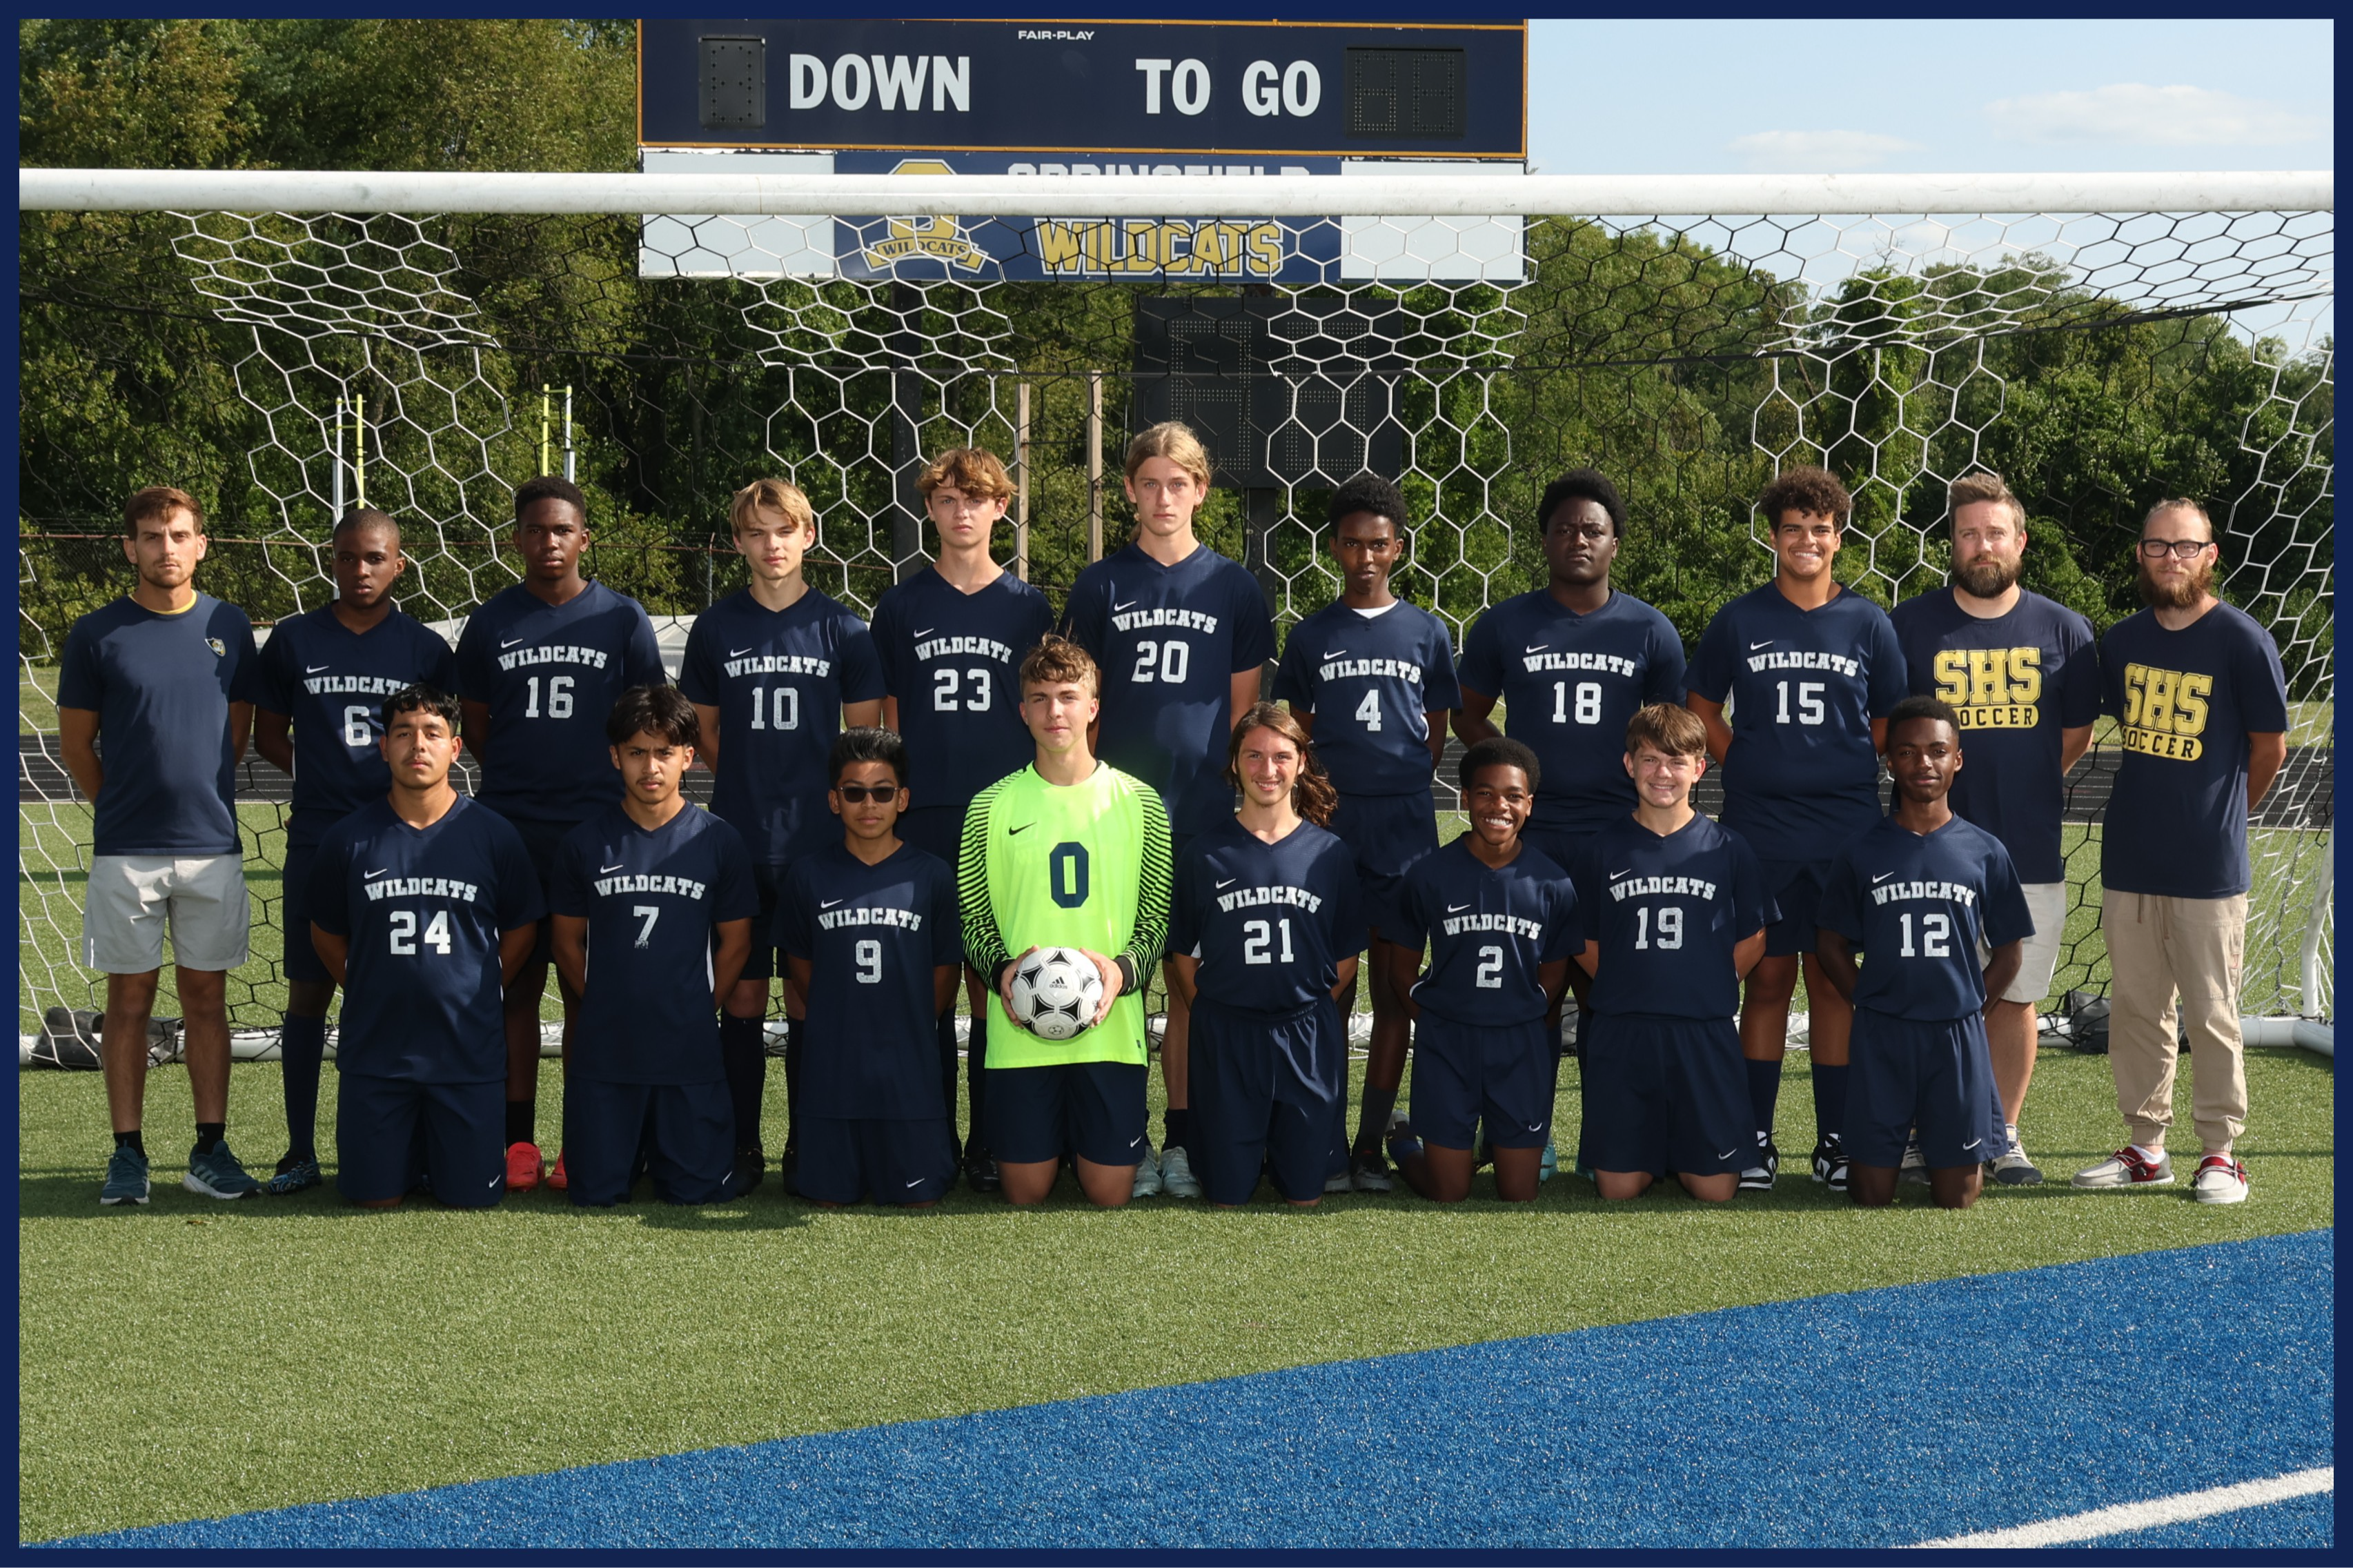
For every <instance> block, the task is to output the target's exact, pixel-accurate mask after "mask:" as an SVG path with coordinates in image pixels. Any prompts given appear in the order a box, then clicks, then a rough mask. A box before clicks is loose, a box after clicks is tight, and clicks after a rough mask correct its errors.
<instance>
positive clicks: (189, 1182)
mask: <svg viewBox="0 0 2353 1568" xmlns="http://www.w3.org/2000/svg"><path fill="white" fill-rule="evenodd" d="M180 1185H182V1186H184V1187H185V1188H187V1189H188V1191H190V1192H192V1193H201V1194H204V1195H205V1196H206V1197H208V1198H258V1197H259V1196H260V1195H261V1184H260V1183H259V1182H257V1181H255V1180H254V1179H253V1178H252V1177H251V1176H248V1175H247V1174H246V1173H245V1167H244V1166H243V1165H241V1164H239V1163H237V1156H236V1155H235V1154H232V1153H230V1152H229V1150H228V1140H227V1139H226V1138H224V1139H222V1140H221V1141H220V1142H217V1143H216V1144H214V1145H213V1146H212V1152H210V1153H206V1154H199V1153H197V1152H195V1150H193V1149H192V1150H190V1151H189V1152H188V1173H187V1174H186V1175H185V1176H182V1177H181V1178H180Z"/></svg>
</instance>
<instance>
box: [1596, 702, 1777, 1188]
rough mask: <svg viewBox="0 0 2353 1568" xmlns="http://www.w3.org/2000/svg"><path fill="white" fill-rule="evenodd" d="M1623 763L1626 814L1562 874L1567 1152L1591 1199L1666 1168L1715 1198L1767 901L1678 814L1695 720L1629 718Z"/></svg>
mask: <svg viewBox="0 0 2353 1568" xmlns="http://www.w3.org/2000/svg"><path fill="white" fill-rule="evenodd" d="M1625 767H1626V772H1627V774H1628V776H1630V778H1632V780H1633V781H1634V810H1633V813H1632V815H1631V816H1628V817H1627V818H1626V819H1625V820H1623V821H1621V822H1616V823H1612V824H1610V825H1609V826H1607V827H1605V828H1603V829H1602V830H1601V831H1600V832H1599V833H1597V834H1595V835H1594V836H1593V837H1591V838H1590V839H1588V841H1587V842H1586V846H1585V849H1584V852H1583V853H1582V854H1581V855H1580V856H1579V857H1578V860H1577V868H1576V880H1577V909H1578V910H1581V911H1582V912H1583V923H1584V927H1585V950H1584V952H1583V953H1582V954H1580V955H1579V957H1578V959H1577V963H1578V964H1579V965H1580V966H1581V967H1582V968H1583V969H1584V970H1585V972H1586V973H1588V974H1589V975H1591V976H1592V977H1593V983H1592V984H1591V986H1590V987H1589V996H1590V1001H1591V1005H1592V1009H1593V1031H1592V1037H1591V1038H1590V1039H1589V1040H1586V1041H1582V1042H1580V1044H1581V1045H1582V1046H1583V1052H1582V1055H1583V1058H1584V1063H1585V1080H1584V1089H1585V1093H1584V1101H1585V1105H1584V1123H1585V1124H1584V1128H1583V1131H1582V1135H1581V1138H1580V1140H1579V1142H1580V1145H1581V1149H1582V1158H1583V1159H1584V1161H1585V1162H1586V1163H1588V1164H1589V1165H1590V1166H1591V1167H1592V1169H1593V1181H1594V1184H1595V1185H1596V1186H1597V1187H1599V1189H1600V1192H1601V1195H1602V1196H1603V1197H1605V1198H1634V1197H1640V1196H1641V1195H1642V1194H1643V1193H1644V1192H1646V1191H1647V1190H1649V1188H1650V1185H1651V1183H1652V1182H1654V1181H1656V1180H1658V1179H1659V1178H1660V1177H1661V1176H1662V1175H1663V1174H1665V1173H1667V1172H1668V1171H1671V1170H1672V1171H1673V1172H1674V1173H1675V1177H1676V1179H1677V1180H1678V1181H1680V1182H1681V1183H1682V1184H1683V1190H1684V1191H1685V1192H1688V1193H1689V1194H1691V1195H1692V1196H1694V1197H1695V1198H1704V1199H1705V1200H1706V1201H1708V1202H1710V1203H1719V1204H1720V1203H1729V1202H1731V1201H1732V1195H1733V1194H1734V1192H1735V1191H1736V1190H1737V1188H1738V1185H1739V1181H1740V1170H1741V1167H1742V1166H1743V1165H1745V1164H1746V1163H1747V1161H1748V1159H1749V1149H1750V1142H1749V1136H1750V1132H1751V1131H1752V1130H1751V1129H1750V1127H1749V1125H1748V1085H1747V1077H1746V1073H1745V1072H1744V1071H1743V1070H1742V1068H1741V1057H1740V1033H1739V1031H1738V1030H1737V1029H1736V1028H1734V1027H1733V1024H1732V1015H1733V1013H1734V1012H1735V1010H1736V1009H1737V1008H1738V1006H1739V1005H1740V982H1741V981H1742V980H1743V979H1744V978H1746V975H1747V973H1748V972H1749V971H1750V970H1751V969H1753V968H1755V967H1756V965H1757V960H1758V959H1759V958H1761V957H1763V956H1764V953H1765V925H1766V922H1767V920H1768V919H1770V918H1771V916H1772V914H1773V906H1772V904H1771V902H1770V901H1769V900H1767V898H1766V896H1765V882H1764V873H1763V872H1762V871H1760V870H1759V869H1758V868H1757V856H1756V854H1755V852H1754V851H1752V850H1751V849H1750V848H1749V847H1748V846H1747V844H1746V841H1744V840H1743V839H1742V838H1741V837H1740V836H1739V835H1738V834H1736V833H1733V832H1730V831H1728V830H1726V829H1725V828H1723V827H1720V826H1717V825H1716V824H1715V823H1713V822H1710V821H1709V820H1708V819H1707V818H1706V817H1704V816H1700V815H1699V814H1698V813H1697V812H1695V811H1694V810H1693V809H1692V805H1691V792H1692V785H1694V784H1697V783H1698V782H1699V779H1700V775H1701V774H1702V773H1705V772H1706V771H1707V730H1706V727H1705V726H1704V725H1703V724H1702V723H1701V722H1700V721H1699V716H1698V715H1697V714H1695V713H1694V712H1692V711H1691V710H1689V709H1687V708H1681V707H1675V706H1672V705H1671V704H1668V703H1664V702H1654V703H1652V704H1651V705H1650V706H1648V707H1646V708H1643V709H1642V710H1640V711H1639V712H1637V713H1636V714H1635V715H1634V717H1633V719H1632V720H1631V721H1630V722H1629V723H1628V724H1627V726H1626V762H1625Z"/></svg>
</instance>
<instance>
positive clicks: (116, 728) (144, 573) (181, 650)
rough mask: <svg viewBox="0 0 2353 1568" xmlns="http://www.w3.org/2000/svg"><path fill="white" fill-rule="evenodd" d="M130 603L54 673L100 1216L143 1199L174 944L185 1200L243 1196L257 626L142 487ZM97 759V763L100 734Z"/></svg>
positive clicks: (158, 495) (201, 537)
mask: <svg viewBox="0 0 2353 1568" xmlns="http://www.w3.org/2000/svg"><path fill="white" fill-rule="evenodd" d="M122 535H123V537H122V553H123V554H124V556H125V557H127V558H128V559H129V560H130V562H131V565H132V570H134V571H135V572H136V573H137V574H138V581H137V582H136V583H135V584H132V589H131V592H130V593H129V594H128V595H125V596H124V597H122V598H120V599H117V600H115V601H114V603H112V604H111V605H107V606H106V607H105V608H103V609H99V610H93V611H91V612H90V614H89V615H86V616H82V617H81V618H80V619H79V620H78V621H76V622H74V624H73V630H72V631H70V632H69V633H68V634H67V636H66V651H65V658H64V659H63V660H62V661H60V663H59V666H58V750H59V751H60V752H63V753H64V757H65V764H66V771H67V772H69V773H71V774H73V781H74V784H76V785H77V786H78V787H79V789H80V790H81V793H82V795H83V797H84V798H86V799H87V800H89V801H90V805H91V817H92V821H91V829H92V838H91V844H90V882H89V889H88V891H89V900H88V902H87V903H86V904H85V905H84V908H83V912H82V927H81V958H82V963H85V964H87V965H89V966H90V968H92V969H97V970H102V971H104V972H105V974H106V1015H105V1023H104V1025H103V1026H102V1029H101V1032H100V1047H101V1049H100V1057H99V1060H100V1066H101V1067H102V1068H104V1069H105V1077H106V1108H107V1110H108V1112H109V1114H110V1115H111V1117H112V1119H113V1124H114V1152H113V1154H112V1155H111V1156H110V1157H109V1158H108V1161H107V1165H106V1183H105V1185H104V1186H102V1187H101V1188H100V1189H99V1194H98V1201H99V1202H100V1203H101V1204H143V1203H145V1202H146V1201H147V1145H146V1143H145V1142H143V1141H142V1138H141V1135H140V1127H139V1123H140V1117H141V1112H142V1110H143V1108H144V1107H145V1104H146V1100H147V1020H148V1018H149V1017H150V1016H153V1013H154V1011H155V984H156V981H157V979H158V978H159V976H160V975H161V974H162V973H163V968H164V926H165V924H166V923H167V922H168V923H169V925H170V926H171V931H172V957H173V960H174V963H175V964H176V965H177V969H176V979H177V983H178V986H179V994H180V1010H181V1012H182V1013H183V1014H184V1015H185V1016H186V1020H187V1022H186V1024H185V1029H186V1031H187V1033H186V1039H187V1061H188V1087H189V1089H190V1090H191V1091H192V1092H193V1094H194V1096H195V1102H196V1142H195V1148H194V1149H193V1150H191V1151H190V1152H189V1155H188V1171H187V1174H186V1175H185V1176H183V1177H182V1178H181V1185H183V1186H185V1187H186V1188H187V1189H188V1190H189V1191H190V1192H192V1193H201V1194H204V1195H205V1196H206V1197H212V1198H249V1197H252V1196H253V1195H254V1194H257V1193H259V1191H260V1190H261V1188H260V1184H259V1183H257V1182H256V1181H255V1180H254V1179H253V1178H252V1177H251V1176H249V1175H248V1174H247V1173H246V1171H245V1167H244V1166H243V1165H241V1164H239V1163H237V1156H236V1155H235V1154H233V1153H231V1152H229V1147H228V1144H227V1142H225V1140H224V1134H225V1133H226V1131H227V1126H228V1000H227V980H228V971H230V970H232V969H235V968H236V967H237V965H238V964H240V963H244V962H245V958H246V923H247V903H246V893H245V861H244V849H243V847H242V845H241V844H240V843H239V841H238V838H237V810H236V807H235V805H234V795H233V793H232V792H233V790H234V787H235V782H236V777H237V759H238V758H239V757H241V756H243V755H244V754H245V740H246V734H247V732H248V730H249V729H250V728H251V727H252V723H253V708H252V705H251V703H250V702H249V700H248V698H249V696H250V689H251V686H252V681H253V659H254V654H253V624H252V623H251V622H250V621H248V620H247V619H246V618H245V612H244V611H242V610H240V609H238V608H237V607H236V606H235V605H224V604H222V603H221V602H220V601H219V600H218V599H216V598H214V597H213V596H212V595H209V594H206V593H201V592H199V591H198V590H197V588H196V585H195V571H196V563H198V562H199V561H202V560H203V559H204V558H205V547H206V542H207V541H206V538H205V514H204V512H203V511H202V510H200V509H199V508H198V507H197V505H196V502H195V497H193V496H191V495H189V494H188V493H187V492H186V491H185V490H175V489H169V488H168V487H165V486H163V485H153V486H150V487H149V488H148V489H143V490H141V491H139V492H138V493H137V494H135V495H133V496H132V498H131V500H130V501H129V503H128V504H126V505H125V506H124V507H123V509H122ZM100 736H103V737H104V738H105V742H106V756H105V759H104V760H103V761H101V760H100V757H99V754H98V745H99V740H100Z"/></svg>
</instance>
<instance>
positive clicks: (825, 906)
mask: <svg viewBox="0 0 2353 1568" xmlns="http://www.w3.org/2000/svg"><path fill="white" fill-rule="evenodd" d="M839 902H841V900H839V899H826V900H820V901H819V902H818V906H817V907H818V909H821V910H829V909H831V908H833V906H834V905H836V904H838V903H839Z"/></svg>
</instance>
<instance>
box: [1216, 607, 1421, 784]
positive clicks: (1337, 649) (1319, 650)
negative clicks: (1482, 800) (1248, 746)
mask: <svg viewBox="0 0 2353 1568" xmlns="http://www.w3.org/2000/svg"><path fill="white" fill-rule="evenodd" d="M1274 700H1276V701H1278V702H1286V703H1289V704H1290V705H1291V707H1292V709H1293V710H1294V711H1298V712H1306V713H1312V714H1314V716H1315V754H1316V755H1317V756H1319V757H1321V758H1322V759H1323V760H1324V772H1325V773H1329V774H1331V775H1332V784H1333V786H1334V787H1335V788H1336V789H1337V790H1339V791H1340V793H1341V794H1343V795H1428V794H1429V793H1430V714H1432V713H1444V712H1447V711H1449V710H1452V709H1455V708H1459V707H1461V705H1462V694H1461V690H1460V689H1458V688H1457V687H1456V685H1455V683H1454V645H1453V644H1452V643H1451V642H1450V641H1448V640H1447V637H1446V627H1445V625H1444V624H1443V623H1442V622H1440V620H1439V618H1438V617H1437V616H1433V615H1431V614H1430V612H1429V611H1428V610H1425V609H1423V608H1422V607H1421V606H1419V605H1409V604H1407V603H1406V602H1405V601H1403V600H1402V599H1400V600H1397V601H1395V602H1394V603H1392V604H1391V605H1389V606H1388V608H1387V609H1384V610H1377V611H1370V612H1367V611H1365V610H1358V609H1352V608H1351V607H1349V606H1348V605H1345V604H1343V603H1337V602H1335V603H1333V604H1330V605H1325V606H1324V608H1322V609H1320V610H1318V611H1316V612H1315V613H1314V615H1312V616H1308V617H1307V618H1306V619H1305V620H1303V621H1302V622H1300V623H1299V624H1298V625H1297V626H1293V627H1292V628H1291V636H1290V637H1289V639H1288V640H1286V641H1285V642H1284V644H1283V646H1282V664H1281V665H1280V666H1279V667H1278V668H1276V670H1275V675H1274ZM1224 755H1225V752H1224V751H1223V749H1222V748H1221V749H1220V750H1219V757H1220V758H1221V759H1222V758H1223V756H1224Z"/></svg>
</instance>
